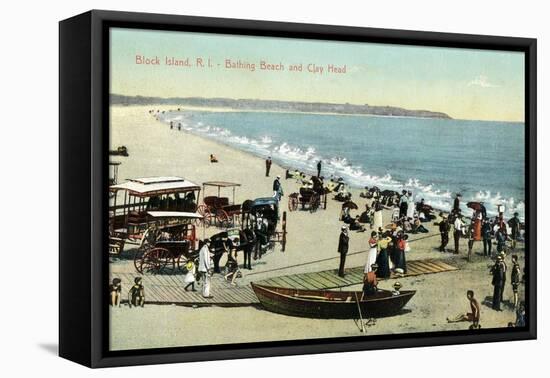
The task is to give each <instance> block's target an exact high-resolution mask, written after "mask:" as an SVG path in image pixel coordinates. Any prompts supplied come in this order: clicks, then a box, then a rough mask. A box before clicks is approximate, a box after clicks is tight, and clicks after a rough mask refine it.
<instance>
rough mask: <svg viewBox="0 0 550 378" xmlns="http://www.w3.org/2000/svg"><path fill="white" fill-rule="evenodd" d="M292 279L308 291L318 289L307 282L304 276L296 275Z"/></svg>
mask: <svg viewBox="0 0 550 378" xmlns="http://www.w3.org/2000/svg"><path fill="white" fill-rule="evenodd" d="M292 279H293V280H294V281H296V282H298V283H299V284H300V285H302V287H304V288H307V289H308V290H315V289H317V287H316V286H314V285H312V284H311V283H310V282H309V281H308V280H306V278H305V277H304V276H303V275H302V274H295V275H293V276H292Z"/></svg>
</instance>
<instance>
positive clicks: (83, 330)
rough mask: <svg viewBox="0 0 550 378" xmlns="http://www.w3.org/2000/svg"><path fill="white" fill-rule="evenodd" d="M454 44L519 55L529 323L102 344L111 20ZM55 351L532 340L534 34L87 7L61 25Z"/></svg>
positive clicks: (142, 360)
mask: <svg viewBox="0 0 550 378" xmlns="http://www.w3.org/2000/svg"><path fill="white" fill-rule="evenodd" d="M114 26H119V27H125V28H140V29H155V30H179V31H198V32H206V33H221V34H226V33H227V34H236V35H255V36H269V37H285V38H306V39H321V40H338V41H356V42H377V43H386V44H401V45H403V44H405V45H407V44H410V45H423V46H439V47H460V48H473V49H488V50H508V51H521V52H524V53H525V133H526V134H525V135H526V138H525V159H526V160H525V172H526V177H525V183H526V187H525V188H526V189H525V191H526V217H525V219H526V235H527V238H526V250H527V251H529V253H528V254H526V266H525V268H526V274H527V275H528V277H529V280H528V282H527V284H526V308H527V314H528V319H527V326H526V327H525V328H514V329H505V328H504V329H484V330H478V331H476V332H475V333H472V332H469V331H453V332H435V333H415V334H401V335H382V336H370V337H367V338H365V337H346V338H333V339H321V340H300V341H281V342H265V343H248V344H230V345H216V346H202V347H181V348H163V349H147V350H137V351H121V352H110V351H108V349H107V341H108V317H107V315H108V313H107V311H108V310H107V308H106V307H107V306H105V305H104V303H106V301H105V300H104V298H105V295H106V293H107V292H106V289H105V282H107V280H108V269H107V266H106V258H105V253H103V251H104V250H105V246H106V245H107V243H108V233H107V225H106V219H107V216H106V214H107V207H108V191H107V185H108V180H107V177H108V136H109V135H108V130H109V118H108V114H109V112H108V108H109V93H108V82H109V69H108V67H109V65H108V63H109V61H108V43H109V40H108V30H109V28H110V27H114ZM59 46H60V48H59V78H60V79H59V93H60V95H59V128H60V130H59V145H60V147H59V172H60V176H59V186H60V193H59V203H60V205H59V212H60V214H59V215H60V217H59V218H60V224H59V298H60V301H59V354H60V356H61V357H64V358H67V359H69V360H72V361H75V362H77V363H80V364H83V365H86V366H89V367H110V366H120V365H139V364H157V363H170V362H186V361H204V360H220V359H234V358H251V357H266V356H280V355H297V354H310V353H328V352H345V351H357V350H371V349H386V348H407V347H419V346H436V345H449V344H459V343H461V344H466V343H484V342H497V341H513V340H526V339H535V338H536V335H537V318H536V313H537V306H536V282H537V277H536V260H537V258H536V250H537V248H536V220H537V219H536V212H537V210H536V194H537V193H536V186H537V185H536V93H537V81H536V71H537V53H536V39H529V38H512V37H497V36H485V35H467V34H449V33H434V32H418V31H405V30H386V29H372V28H358V27H343V26H329V25H312V24H296V23H282V22H267V21H250V20H236V19H223V18H204V17H189V16H175V15H161V14H144V13H126V12H113V11H100V10H93V11H89V12H86V13H84V14H81V15H78V16H75V17H72V18H69V19H67V20H64V21H61V22H60V24H59Z"/></svg>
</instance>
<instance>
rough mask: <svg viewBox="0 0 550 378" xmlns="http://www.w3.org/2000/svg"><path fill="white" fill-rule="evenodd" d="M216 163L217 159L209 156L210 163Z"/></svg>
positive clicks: (211, 155)
mask: <svg viewBox="0 0 550 378" xmlns="http://www.w3.org/2000/svg"><path fill="white" fill-rule="evenodd" d="M217 162H218V159H217V158H216V157H215V156H214V155H213V154H210V163H217Z"/></svg>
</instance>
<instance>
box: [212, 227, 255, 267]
mask: <svg viewBox="0 0 550 378" xmlns="http://www.w3.org/2000/svg"><path fill="white" fill-rule="evenodd" d="M210 240H211V244H210V250H211V252H212V253H213V254H214V257H213V258H212V260H213V262H214V272H215V273H221V269H220V260H221V258H222V257H223V254H224V253H226V252H227V253H229V252H231V251H235V253H237V252H239V251H243V252H244V253H245V256H247V255H246V254H247V252H249V251H251V250H252V249H253V248H254V246H255V245H256V235H255V234H254V231H253V230H252V229H250V228H246V229H245V230H239V237H238V241H237V240H235V239H234V240H231V238H229V235H228V233H227V231H223V232H220V233H217V234H215V235H213V236H212V237H210Z"/></svg>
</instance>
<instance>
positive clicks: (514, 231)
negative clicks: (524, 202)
mask: <svg viewBox="0 0 550 378" xmlns="http://www.w3.org/2000/svg"><path fill="white" fill-rule="evenodd" d="M518 216H519V214H518V213H514V217H513V218H512V219H510V220H509V221H508V226H510V236H511V239H512V249H516V242H517V240H518V238H519V233H520V232H519V231H520V230H519V227H520V221H519V218H518Z"/></svg>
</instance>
